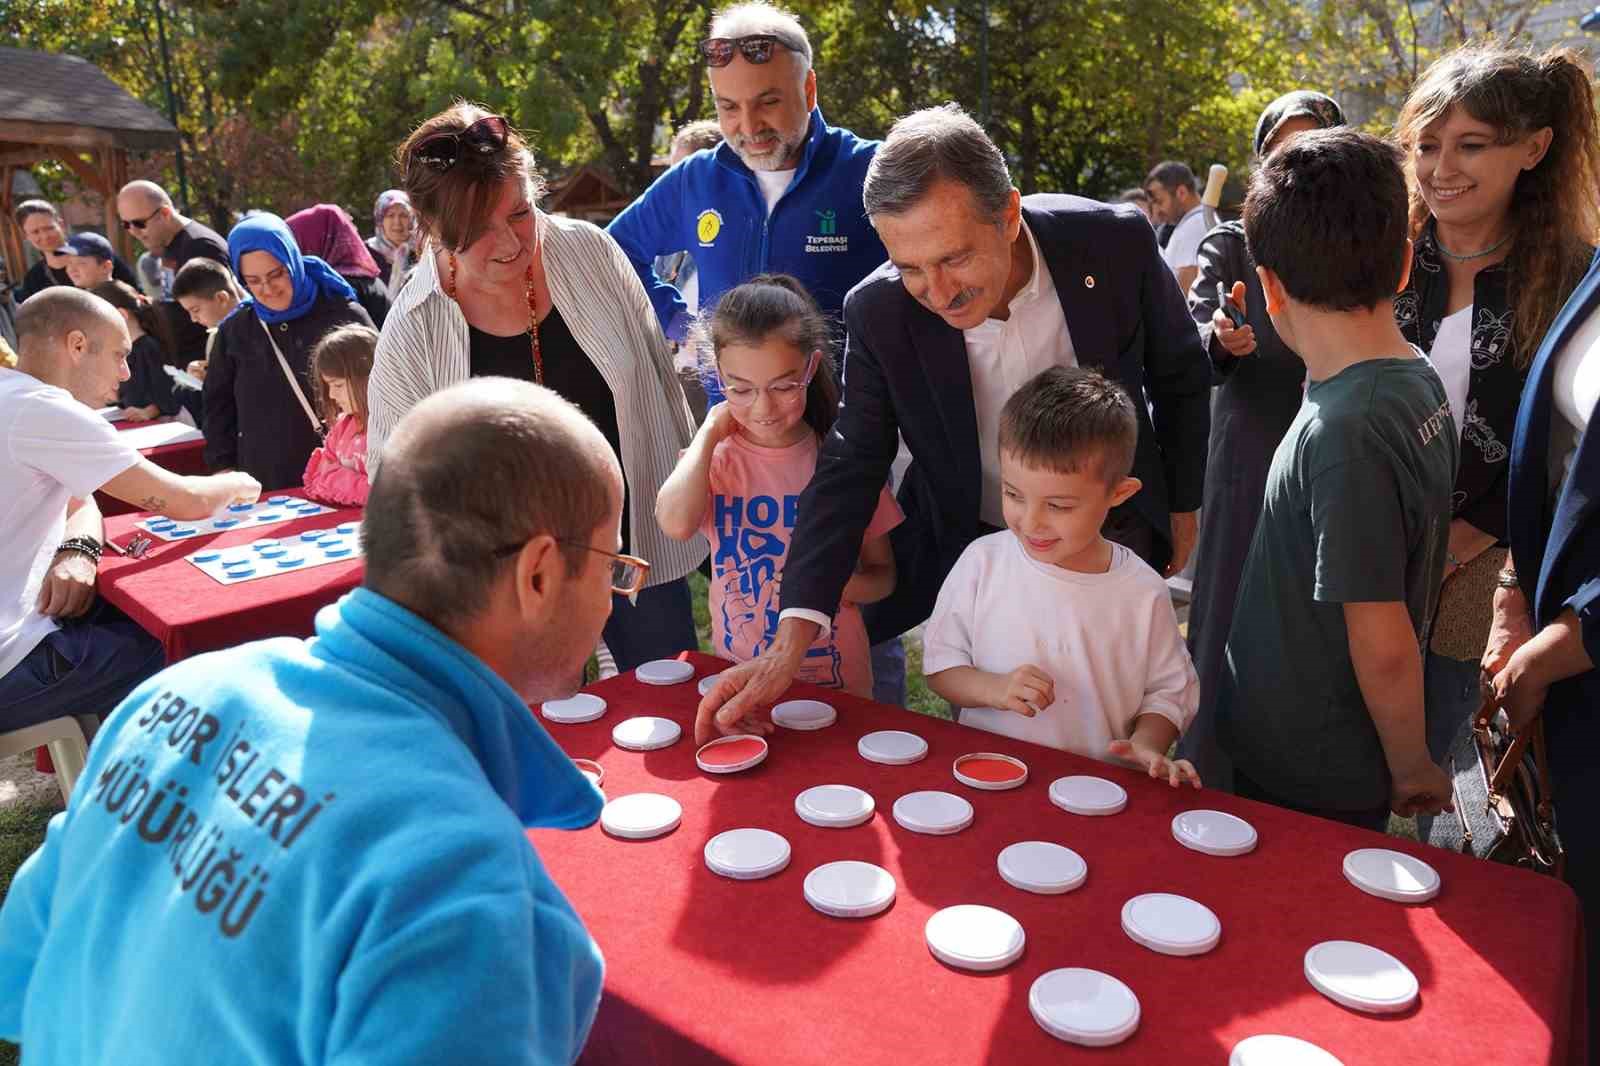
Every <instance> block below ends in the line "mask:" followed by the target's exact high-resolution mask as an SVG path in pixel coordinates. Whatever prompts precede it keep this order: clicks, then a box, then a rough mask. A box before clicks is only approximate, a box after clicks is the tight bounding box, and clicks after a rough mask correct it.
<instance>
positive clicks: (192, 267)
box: [172, 258, 234, 300]
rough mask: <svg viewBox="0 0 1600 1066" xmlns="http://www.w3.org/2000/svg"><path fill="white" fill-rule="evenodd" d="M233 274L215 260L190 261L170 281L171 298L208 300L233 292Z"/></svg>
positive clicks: (200, 259)
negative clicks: (219, 294) (223, 293)
mask: <svg viewBox="0 0 1600 1066" xmlns="http://www.w3.org/2000/svg"><path fill="white" fill-rule="evenodd" d="M233 291H234V283H233V273H232V272H231V271H229V270H228V268H227V267H225V266H223V265H222V264H221V263H219V262H217V261H216V260H215V259H205V258H199V259H191V260H189V261H188V262H187V263H185V264H183V267H182V268H181V269H180V270H179V271H178V274H177V276H176V277H174V278H173V279H172V298H173V299H174V300H181V299H183V298H184V297H185V296H190V297H195V298H198V299H201V300H209V299H211V297H213V296H215V295H216V294H217V293H219V292H233Z"/></svg>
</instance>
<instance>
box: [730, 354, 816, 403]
mask: <svg viewBox="0 0 1600 1066" xmlns="http://www.w3.org/2000/svg"><path fill="white" fill-rule="evenodd" d="M821 362H822V351H821V349H817V350H815V351H813V352H812V353H811V355H810V356H808V357H807V359H806V367H805V370H804V371H803V372H802V373H801V375H800V376H799V377H798V378H796V379H795V380H794V381H785V382H783V383H782V384H781V385H766V386H760V385H746V384H745V383H744V382H739V383H738V384H735V385H730V384H728V383H727V382H726V381H724V380H723V379H722V375H721V373H718V374H717V383H718V384H719V385H721V386H722V395H723V396H724V397H726V398H727V401H728V402H729V403H730V404H732V405H733V406H734V407H740V408H743V407H749V406H751V405H753V404H754V403H755V402H756V397H757V396H759V395H761V392H762V390H763V388H764V389H765V390H766V393H767V395H769V396H771V397H772V402H773V403H776V404H779V405H782V406H785V407H787V406H790V405H792V404H796V403H799V402H801V401H802V400H804V399H805V395H806V389H807V388H809V387H810V385H811V379H812V378H814V377H816V375H817V368H818V367H819V366H820V365H821Z"/></svg>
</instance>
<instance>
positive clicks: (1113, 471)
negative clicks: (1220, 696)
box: [922, 367, 1200, 788]
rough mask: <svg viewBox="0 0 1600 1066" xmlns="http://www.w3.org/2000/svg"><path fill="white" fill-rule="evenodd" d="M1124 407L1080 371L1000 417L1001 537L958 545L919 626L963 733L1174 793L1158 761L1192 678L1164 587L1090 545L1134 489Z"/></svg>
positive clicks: (1133, 422)
mask: <svg viewBox="0 0 1600 1066" xmlns="http://www.w3.org/2000/svg"><path fill="white" fill-rule="evenodd" d="M1138 440H1139V423H1138V420H1137V417H1136V416H1135V414H1134V409H1133V402H1132V401H1131V400H1129V398H1128V396H1127V394H1126V393H1125V392H1123V391H1122V389H1120V388H1118V387H1117V385H1115V384H1114V383H1112V382H1110V381H1108V380H1107V379H1105V378H1104V377H1102V376H1100V375H1099V374H1097V373H1095V372H1094V371H1092V370H1082V369H1078V368H1067V367H1051V368H1050V369H1049V370H1046V371H1044V372H1042V373H1040V374H1039V375H1038V376H1036V377H1034V378H1033V379H1032V380H1030V381H1028V382H1026V383H1025V384H1023V386H1022V387H1021V388H1019V389H1018V390H1017V391H1016V393H1014V394H1013V395H1012V397H1011V399H1009V400H1007V401H1006V405H1005V407H1004V408H1003V409H1002V410H1001V412H1000V481H1001V492H1002V507H1003V510H1004V512H1005V519H1006V527H1007V528H1006V529H1005V530H1003V531H1001V532H999V533H991V534H989V535H988V536H986V537H979V538H978V539H977V540H975V541H973V542H972V543H971V544H970V545H968V546H967V550H966V551H965V552H963V553H962V554H961V558H960V559H958V560H956V565H955V567H954V568H953V569H952V570H951V571H950V575H949V577H947V578H945V582H944V586H943V587H942V588H940V590H939V599H938V602H937V603H936V604H935V605H934V609H933V617H932V618H931V619H930V620H929V622H928V624H927V626H926V628H925V629H924V630H923V637H922V668H923V671H924V673H925V674H926V675H927V679H928V687H929V688H931V689H933V691H934V692H936V693H938V694H939V695H940V696H943V697H944V698H945V699H947V700H949V701H950V702H951V703H954V704H956V705H957V706H959V707H961V708H962V711H961V715H960V720H961V724H962V725H970V726H977V727H978V728H979V729H987V730H989V731H990V732H992V733H1000V734H1003V735H1005V736H1009V737H1016V738H1017V739H1019V740H1027V741H1031V742H1033V743H1035V744H1044V745H1047V746H1049V747H1052V748H1061V749H1063V750H1065V751H1073V752H1077V753H1078V754H1079V755H1086V756H1088V757H1090V758H1093V759H1102V760H1106V761H1108V762H1109V761H1114V760H1124V761H1127V762H1131V763H1133V764H1135V765H1137V766H1138V767H1140V768H1141V769H1143V770H1145V771H1146V772H1148V773H1149V775H1150V776H1151V777H1157V778H1163V777H1164V778H1166V780H1167V781H1168V782H1169V783H1170V784H1172V785H1173V786H1176V785H1177V784H1178V783H1179V781H1180V780H1187V781H1189V782H1191V783H1192V784H1193V785H1194V786H1195V787H1196V788H1199V787H1200V778H1199V775H1197V774H1196V773H1195V770H1194V767H1193V766H1192V765H1191V764H1190V763H1189V762H1188V761H1187V760H1184V759H1177V760H1169V759H1168V758H1167V751H1168V749H1169V748H1170V747H1171V746H1172V742H1173V741H1174V740H1176V739H1177V738H1178V735H1179V734H1180V733H1182V732H1183V730H1184V728H1185V727H1186V726H1187V725H1188V724H1189V721H1190V719H1192V718H1193V717H1194V713H1195V708H1196V707H1197V706H1198V704H1199V699H1200V681H1199V679H1198V677H1196V675H1195V670H1194V664H1193V663H1192V662H1190V661H1189V651H1188V649H1187V648H1186V647H1184V643H1183V635H1182V634H1181V633H1179V631H1178V618H1177V615H1176V614H1175V613H1174V612H1173V609H1172V600H1171V598H1170V596H1169V595H1168V592H1167V585H1166V582H1165V581H1163V580H1162V579H1161V575H1159V574H1157V573H1156V572H1155V571H1154V570H1152V569H1151V568H1150V567H1149V566H1148V565H1146V564H1145V562H1144V561H1143V560H1141V559H1140V558H1139V557H1138V556H1136V555H1134V554H1133V552H1131V551H1129V550H1128V549H1127V548H1124V547H1123V546H1121V545H1120V544H1113V543H1112V542H1110V541H1108V540H1106V538H1105V537H1103V536H1101V535H1100V529H1101V527H1102V526H1103V525H1104V524H1105V520H1106V514H1107V513H1108V512H1109V511H1110V510H1111V508H1113V507H1115V506H1117V505H1118V504H1120V503H1123V502H1124V501H1126V500H1127V499H1129V498H1130V497H1131V496H1133V494H1134V493H1136V492H1138V491H1139V486H1140V482H1139V479H1138V478H1134V477H1129V476H1128V472H1129V471H1130V470H1132V469H1133V455H1134V449H1135V448H1136V447H1137V445H1138Z"/></svg>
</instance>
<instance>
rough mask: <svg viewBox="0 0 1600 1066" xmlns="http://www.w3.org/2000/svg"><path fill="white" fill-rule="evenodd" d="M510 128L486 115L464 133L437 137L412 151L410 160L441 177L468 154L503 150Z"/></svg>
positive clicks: (484, 154) (489, 153)
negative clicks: (437, 172)
mask: <svg viewBox="0 0 1600 1066" xmlns="http://www.w3.org/2000/svg"><path fill="white" fill-rule="evenodd" d="M510 134H511V124H510V123H509V122H507V121H506V120H505V118H504V117H502V116H500V115H487V116H485V117H484V118H480V119H479V120H478V121H476V122H474V123H473V124H472V125H470V126H468V127H467V128H466V129H464V130H456V131H454V132H451V133H436V134H434V135H433V136H432V137H428V138H426V139H425V140H423V141H422V142H421V143H420V144H418V145H417V146H416V147H414V148H412V149H411V158H412V160H413V161H414V162H418V163H421V164H422V165H423V166H425V167H428V168H429V169H431V170H437V171H440V172H441V173H442V172H444V171H446V170H449V169H450V168H451V167H453V166H455V165H456V164H457V163H459V162H461V159H462V157H463V156H465V155H467V154H472V155H476V156H479V157H482V156H490V155H494V154H495V153H496V152H498V151H500V150H502V149H503V148H505V146H506V138H507V137H508V136H510Z"/></svg>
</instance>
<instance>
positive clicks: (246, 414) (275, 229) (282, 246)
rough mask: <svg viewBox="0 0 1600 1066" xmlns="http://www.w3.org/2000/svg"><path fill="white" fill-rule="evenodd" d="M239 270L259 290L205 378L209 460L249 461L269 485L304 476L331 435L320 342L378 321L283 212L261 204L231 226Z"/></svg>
mask: <svg viewBox="0 0 1600 1066" xmlns="http://www.w3.org/2000/svg"><path fill="white" fill-rule="evenodd" d="M228 257H229V259H231V260H232V262H233V272H234V274H236V275H237V276H238V278H239V280H240V281H242V282H244V284H245V287H246V288H247V289H249V290H250V299H247V300H245V301H244V302H243V303H241V304H240V305H239V306H238V307H237V308H236V309H235V310H234V312H233V313H232V314H231V315H229V316H228V318H227V319H226V320H225V321H223V323H222V325H220V326H218V327H217V339H216V343H215V344H214V345H213V346H212V349H211V362H210V366H209V367H208V368H207V371H206V379H205V413H206V419H205V423H206V424H205V434H206V463H207V465H208V466H209V467H210V468H211V469H213V470H222V469H234V470H243V471H245V472H246V473H248V474H250V475H251V476H252V477H254V478H255V479H256V480H258V481H260V482H261V487H262V488H264V489H281V488H292V487H294V486H296V485H299V484H300V477H301V475H302V474H303V473H304V472H305V468H306V460H307V459H308V458H310V456H311V452H312V449H314V448H316V447H317V445H318V444H319V443H320V442H321V439H322V429H323V427H322V423H321V420H320V419H319V418H318V417H317V413H316V412H317V408H316V404H315V401H314V400H313V397H314V396H315V395H316V389H315V388H314V387H313V382H311V380H310V379H309V377H308V376H307V375H308V372H309V368H310V365H311V350H312V349H313V348H314V347H316V344H317V342H318V341H320V340H321V339H322V338H323V337H324V336H326V335H327V334H328V332H329V331H330V330H333V329H335V328H337V327H339V326H346V325H351V324H357V325H363V326H369V327H370V326H371V325H372V319H371V318H369V317H368V316H367V312H366V311H364V310H363V309H362V308H361V305H360V304H358V303H356V294H355V290H354V289H352V288H351V287H350V285H349V283H348V282H346V281H345V280H344V279H343V278H341V277H340V276H339V275H338V274H337V273H336V272H335V271H334V269H333V268H332V267H330V266H329V265H328V264H327V263H325V262H323V261H322V260H321V259H318V258H317V257H316V256H314V255H301V254H300V247H299V245H297V244H296V243H295V240H294V235H293V234H292V233H290V232H289V227H288V226H287V225H285V223H284V221H283V219H281V218H279V217H278V216H277V215H273V214H268V213H266V212H260V213H257V214H254V215H251V216H250V217H249V218H246V219H245V220H244V221H242V222H240V223H239V224H238V225H237V226H235V227H233V231H232V232H231V233H229V234H228Z"/></svg>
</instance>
